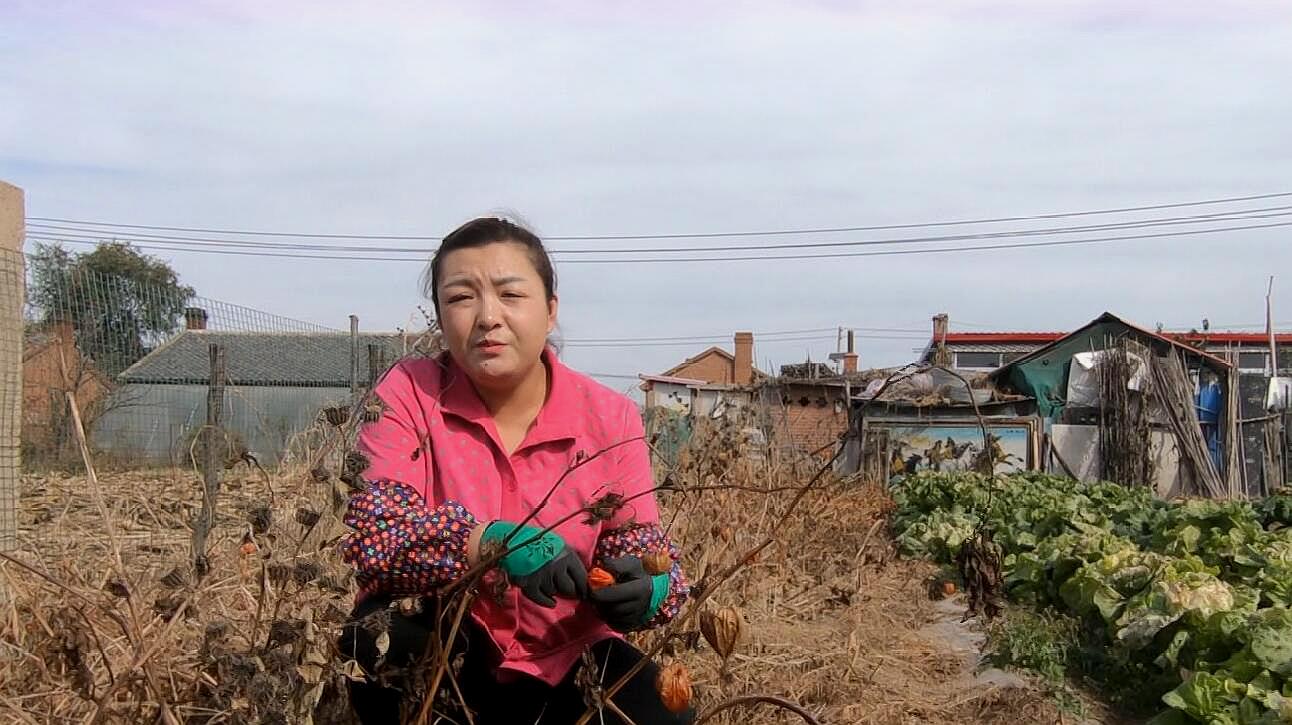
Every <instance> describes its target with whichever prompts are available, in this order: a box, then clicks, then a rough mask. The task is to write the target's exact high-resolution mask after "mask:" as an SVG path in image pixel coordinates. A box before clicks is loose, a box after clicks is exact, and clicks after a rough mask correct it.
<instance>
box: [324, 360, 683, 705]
mask: <svg viewBox="0 0 1292 725" xmlns="http://www.w3.org/2000/svg"><path fill="white" fill-rule="evenodd" d="M543 359H544V361H545V362H546V364H547V366H548V369H549V371H550V385H549V388H548V398H547V401H546V403H544V405H543V408H542V409H541V410H540V411H539V414H538V417H537V419H535V421H534V424H533V425H532V426H531V427H530V430H529V432H528V434H527V435H526V437H525V439H524V440H523V441H522V442H521V444H520V446H518V447H517V448H516V449H515V451H513V452H512V454H511V455H510V456H508V455H507V454H506V453H505V452H504V451H505V449H504V447H503V446H502V444H501V442H500V439H499V436H498V431H497V428H496V427H495V426H494V423H493V419H492V418H491V417H490V415H489V413H488V410H487V409H486V408H485V406H484V403H483V402H482V401H481V400H480V398H479V396H478V395H477V394H476V392H475V389H474V388H473V387H472V386H471V383H470V381H469V380H468V379H467V378H466V376H465V373H463V372H462V370H461V369H460V368H458V367H457V365H456V364H455V363H453V361H452V359H451V358H450V357H449V356H448V355H447V354H445V355H442V356H440V357H438V358H435V359H417V360H406V361H404V362H401V363H399V364H398V365H396V366H395V367H394V368H392V369H391V370H390V372H388V373H387V374H386V376H385V377H384V378H383V379H382V381H381V382H380V383H378V385H377V388H376V391H375V392H376V395H377V396H378V397H379V398H380V399H381V402H382V403H383V407H384V409H383V412H382V415H381V417H380V418H379V419H377V420H375V421H373V422H369V423H365V424H364V426H363V428H362V429H361V430H360V433H359V441H358V446H357V447H358V450H359V451H360V452H361V453H363V454H364V456H366V457H367V459H368V462H369V465H368V468H367V470H366V471H364V473H363V478H364V479H365V481H366V482H367V485H366V487H365V488H364V489H363V490H361V491H360V492H359V493H357V494H355V495H354V496H353V497H352V498H351V500H350V505H349V510H348V511H347V514H346V517H345V523H346V524H347V525H348V526H349V527H351V529H352V531H351V532H350V533H349V534H348V535H347V536H346V537H345V539H344V540H343V542H342V555H343V558H344V559H345V561H346V562H347V563H348V564H350V565H351V566H352V567H354V568H355V570H356V580H357V582H358V584H359V587H360V591H359V598H360V599H363V598H365V597H368V596H373V595H377V594H381V595H390V596H412V595H419V594H429V593H431V592H433V591H434V590H435V588H436V587H438V586H440V585H443V584H446V583H449V582H452V581H453V580H455V579H457V578H458V577H460V576H461V575H462V574H463V573H464V572H466V570H467V554H466V546H467V540H468V538H469V537H470V536H471V532H472V531H473V530H474V529H475V527H476V526H479V525H482V524H487V523H488V522H490V521H495V520H500V519H501V520H505V521H513V522H520V521H522V520H524V519H525V518H526V517H527V516H528V515H529V514H530V512H531V511H534V510H535V509H538V513H537V514H536V515H535V516H534V517H533V519H531V520H530V523H531V524H532V525H534V526H538V527H541V528H546V527H548V526H553V525H555V526H556V528H555V529H554V531H555V532H556V533H557V534H559V535H560V536H561V538H562V539H564V540H565V543H566V545H567V546H569V547H570V548H571V549H573V550H574V551H575V552H577V553H578V554H579V555H580V556H581V557H582V558H583V562H584V564H585V565H586V566H589V567H591V566H596V565H598V564H599V563H600V562H601V561H603V560H604V559H607V558H615V557H621V556H639V557H644V556H646V555H647V554H650V553H655V552H661V551H664V552H668V553H669V555H670V556H671V557H672V559H673V567H672V570H671V571H670V572H669V582H670V589H669V593H668V596H667V597H666V598H665V600H664V603H663V604H662V605H661V607H660V609H659V611H658V612H657V613H656V615H655V617H654V618H653V619H652V620H651V621H650V622H648V623H647V625H646V626H648V627H655V626H659V625H661V624H664V623H666V622H668V621H669V620H671V619H672V618H673V617H675V616H676V615H677V613H678V611H679V610H680V609H681V607H682V604H683V603H684V602H685V601H686V598H687V596H688V593H689V588H688V586H687V582H686V578H685V576H684V575H683V573H682V570H681V567H680V565H679V564H678V559H679V555H678V550H677V547H676V546H674V545H673V543H672V542H671V541H669V538H668V536H667V535H666V534H665V532H664V530H663V529H662V528H661V526H660V520H659V509H658V505H657V503H656V500H655V495H654V493H651V490H652V489H653V488H654V481H653V477H652V474H651V468H650V457H649V452H648V447H647V445H646V442H645V441H644V440H643V439H642V436H643V430H642V423H641V416H640V414H639V413H638V411H637V406H636V405H634V404H633V403H632V401H630V400H628V399H627V398H626V397H624V396H623V395H620V394H619V393H616V392H614V391H612V390H610V389H609V388H606V387H604V386H602V385H600V384H599V383H597V382H595V381H593V380H592V379H590V378H588V377H586V376H583V375H580V374H579V373H577V372H574V371H573V370H571V369H569V368H568V367H566V366H565V365H564V364H563V363H561V361H560V360H558V359H557V357H556V355H555V354H553V352H552V351H551V350H550V349H549V350H548V351H546V352H545V353H544V358H543ZM575 464H578V465H577V466H576V467H574V468H573V469H572V470H571V467H572V466H575ZM567 471H568V473H567ZM563 475H564V476H565V478H564V479H563V480H561V482H560V485H559V486H556V483H557V481H558V480H560V479H561V477H562V476H563ZM554 486H555V490H554V492H553V487H554ZM549 492H552V496H551V499H550V501H549V502H548V503H547V505H545V506H542V507H541V508H540V507H539V504H540V502H541V501H542V500H543V499H544V497H545V496H547V494H548V493H549ZM615 497H623V499H626V500H627V503H625V504H624V505H622V506H604V505H602V506H597V507H596V509H597V511H596V513H595V514H591V513H583V514H579V515H576V516H574V517H572V518H571V520H569V521H566V522H563V523H559V524H558V521H559V520H560V519H561V518H564V517H566V516H568V515H569V514H570V513H572V512H575V511H579V510H582V509H584V508H585V507H588V506H590V505H592V504H595V503H601V504H604V503H606V502H609V501H615V500H616V498H615ZM471 616H472V618H473V619H475V620H476V622H477V623H478V624H480V625H481V627H482V628H483V629H484V630H485V631H486V632H488V633H489V635H490V637H491V638H492V640H493V644H494V645H495V646H496V647H497V650H498V652H499V653H500V656H501V660H502V662H501V665H500V676H503V677H504V678H505V676H506V675H507V674H508V673H520V674H526V675H530V676H533V677H537V678H539V679H541V680H543V681H545V682H548V683H549V684H553V685H555V684H557V683H559V682H560V681H561V679H562V678H563V677H565V675H566V673H567V672H568V671H569V670H570V668H571V667H573V666H574V664H575V663H576V661H577V660H578V658H579V656H580V655H581V653H582V651H583V649H584V647H585V646H587V645H590V644H594V643H595V642H598V641H600V640H602V639H606V638H608V637H617V636H619V635H618V634H616V633H615V632H614V631H613V630H611V629H610V628H609V627H607V626H606V625H605V624H604V623H603V622H602V621H601V618H600V617H599V616H598V614H597V611H596V609H595V607H593V605H592V604H591V603H590V602H586V601H573V600H569V599H563V598H558V599H557V605H556V608H555V609H548V608H544V607H541V606H539V605H537V604H535V603H533V602H531V601H530V600H529V599H527V598H526V597H524V596H523V595H521V594H520V592H519V591H518V590H517V589H516V588H515V587H511V588H509V589H508V590H507V591H506V592H505V593H504V594H503V596H502V597H501V599H500V600H498V599H495V598H493V597H487V596H482V597H479V598H478V599H477V600H476V603H475V605H474V606H473V608H472V611H471Z"/></svg>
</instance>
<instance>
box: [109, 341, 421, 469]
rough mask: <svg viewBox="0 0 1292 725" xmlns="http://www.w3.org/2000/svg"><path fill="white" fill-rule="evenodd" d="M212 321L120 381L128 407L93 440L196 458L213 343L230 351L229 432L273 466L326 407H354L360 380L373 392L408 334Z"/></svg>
mask: <svg viewBox="0 0 1292 725" xmlns="http://www.w3.org/2000/svg"><path fill="white" fill-rule="evenodd" d="M203 321H204V317H192V316H191V317H190V319H189V326H188V329H186V330H184V331H183V332H181V333H180V334H178V335H176V336H175V337H173V338H171V339H170V340H168V341H166V342H165V343H163V344H162V345H160V346H159V347H157V348H156V349H155V350H153V351H152V352H150V353H148V354H147V355H145V356H144V357H143V358H142V359H140V360H139V361H138V362H136V363H135V364H134V365H131V366H130V367H129V368H127V369H126V370H125V371H123V372H122V373H121V374H120V375H119V376H118V377H117V389H116V391H114V393H113V397H114V399H116V400H117V401H119V402H120V404H119V405H118V406H116V407H114V409H112V410H110V411H109V412H108V413H107V414H106V415H104V416H103V417H102V418H101V419H100V421H99V423H98V425H97V426H95V430H94V434H93V437H94V442H95V444H96V445H97V446H98V447H99V448H100V449H102V450H105V451H109V452H112V453H115V454H117V455H119V456H122V457H130V458H135V459H141V460H151V461H171V462H180V463H183V462H185V461H187V458H188V446H189V445H190V444H191V442H192V440H193V438H194V436H195V434H196V431H198V430H199V429H200V428H201V427H202V426H203V425H204V424H205V423H206V398H207V391H208V387H209V383H210V379H211V363H210V346H211V345H213V344H214V345H220V346H221V347H223V348H224V354H225V367H226V373H225V378H226V386H227V387H226V389H225V394H224V412H223V423H222V427H223V428H224V429H225V430H227V431H229V433H230V434H231V435H236V436H237V437H238V439H240V441H241V442H242V443H243V444H244V445H245V446H246V448H247V449H248V450H250V451H251V452H253V453H255V454H256V455H257V456H258V457H259V458H260V460H261V461H262V462H266V463H267V462H271V461H276V460H278V459H280V458H281V457H282V456H283V455H284V454H285V452H287V451H288V449H289V448H290V447H291V443H292V442H293V440H294V439H295V438H296V437H297V436H298V435H299V434H300V433H301V432H302V431H305V430H307V429H309V428H310V427H311V426H312V425H313V424H314V423H315V421H316V420H318V418H319V413H320V411H321V410H322V409H323V408H326V407H330V406H348V405H349V404H350V400H351V386H352V384H357V385H358V386H359V387H361V388H366V387H367V386H368V385H369V384H370V383H371V382H372V381H374V380H375V379H376V378H377V377H378V376H379V375H380V374H381V373H382V372H384V371H385V368H386V367H387V366H388V365H389V364H390V363H393V362H394V361H395V360H398V359H399V358H400V356H401V355H402V353H403V348H402V346H403V340H402V338H401V336H399V335H396V334H391V333H380V334H374V333H367V334H360V335H359V336H358V337H357V340H356V343H355V344H354V345H353V346H352V342H351V339H350V335H349V334H348V333H342V332H337V333H330V332H322V333H319V332H224V331H212V330H206V329H204V326H203V325H202V322H203ZM352 359H353V361H354V363H353V368H352ZM352 372H353V377H352Z"/></svg>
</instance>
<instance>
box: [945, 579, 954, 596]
mask: <svg viewBox="0 0 1292 725" xmlns="http://www.w3.org/2000/svg"><path fill="white" fill-rule="evenodd" d="M942 593H943V594H945V595H947V596H948V597H949V596H951V595H952V594H955V593H956V583H955V582H952V581H946V582H942Z"/></svg>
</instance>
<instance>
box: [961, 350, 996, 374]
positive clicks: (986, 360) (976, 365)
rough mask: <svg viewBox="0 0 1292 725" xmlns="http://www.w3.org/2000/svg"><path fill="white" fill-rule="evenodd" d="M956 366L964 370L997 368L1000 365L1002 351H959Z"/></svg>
mask: <svg viewBox="0 0 1292 725" xmlns="http://www.w3.org/2000/svg"><path fill="white" fill-rule="evenodd" d="M956 367H958V368H962V369H964V370H995V369H996V368H998V367H1000V353H998V352H957V353H956Z"/></svg>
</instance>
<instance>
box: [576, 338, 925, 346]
mask: <svg viewBox="0 0 1292 725" xmlns="http://www.w3.org/2000/svg"><path fill="white" fill-rule="evenodd" d="M898 339H911V338H898ZM826 340H831V341H832V340H834V336H833V335H831V336H826V335H811V336H807V337H782V338H778V339H775V340H762V341H758V340H755V342H756V343H757V344H759V345H779V344H782V343H788V342H813V341H817V342H820V341H826ZM723 342H729V340H727V339H715V340H689V341H684V342H591V343H572V342H569V341H567V342H565V343H564V344H563V345H562V346H563V347H567V348H586V347H695V346H696V345H702V344H706V343H712V344H715V345H717V344H720V343H723Z"/></svg>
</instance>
